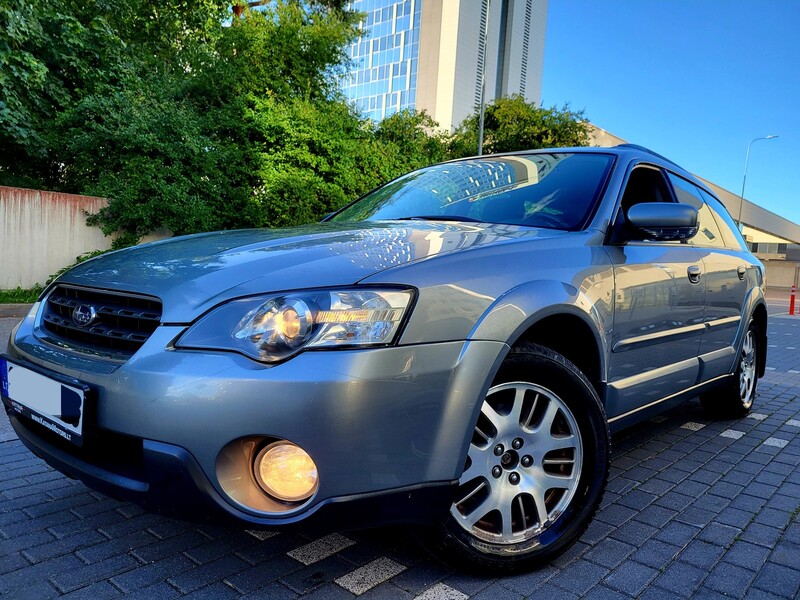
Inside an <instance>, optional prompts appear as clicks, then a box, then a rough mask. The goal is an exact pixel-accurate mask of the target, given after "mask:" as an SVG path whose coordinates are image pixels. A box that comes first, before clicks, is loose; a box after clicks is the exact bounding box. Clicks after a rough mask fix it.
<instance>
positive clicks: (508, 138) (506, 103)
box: [450, 95, 590, 158]
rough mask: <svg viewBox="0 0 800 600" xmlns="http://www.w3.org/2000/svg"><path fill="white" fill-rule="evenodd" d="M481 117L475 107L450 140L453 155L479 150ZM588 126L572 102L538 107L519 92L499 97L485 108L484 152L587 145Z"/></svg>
mask: <svg viewBox="0 0 800 600" xmlns="http://www.w3.org/2000/svg"><path fill="white" fill-rule="evenodd" d="M478 121H479V115H478V112H477V111H476V112H475V114H473V115H471V116H469V117H467V118H466V119H465V120H464V122H463V123H461V125H460V126H459V127H458V128H457V129H456V131H455V132H454V133H453V136H452V139H451V141H450V155H451V157H453V158H460V157H464V156H473V155H475V154H477V151H478ZM589 130H590V127H589V123H588V122H587V121H586V120H585V119H584V116H583V111H579V112H575V111H572V110H570V109H569V106H564V107H563V108H561V109H559V108H556V107H551V108H543V107H538V106H536V104H534V103H532V102H526V101H525V99H524V98H523V97H522V96H518V95H515V96H510V97H507V98H499V99H497V100H495V101H494V102H492V103H491V104H489V105H487V106H486V108H485V114H484V128H483V131H484V134H483V137H484V140H483V153H484V154H494V153H497V152H514V151H518V150H532V149H536V148H554V147H568V146H587V145H588V144H589Z"/></svg>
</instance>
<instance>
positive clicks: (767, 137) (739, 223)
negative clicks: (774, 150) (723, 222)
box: [736, 135, 778, 229]
mask: <svg viewBox="0 0 800 600" xmlns="http://www.w3.org/2000/svg"><path fill="white" fill-rule="evenodd" d="M776 137H778V136H777V135H765V136H764V137H757V138H756V139H754V140H751V141H750V143H749V144H747V154H746V155H745V157H744V176H742V195H741V197H740V198H739V218H738V219H736V226H737V227H738V228H739V229H741V228H742V206H744V184H745V183H747V163H748V162H749V161H750V146H752V145H753V142H757V141H758V140H774V139H775V138H776Z"/></svg>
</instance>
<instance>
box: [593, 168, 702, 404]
mask: <svg viewBox="0 0 800 600" xmlns="http://www.w3.org/2000/svg"><path fill="white" fill-rule="evenodd" d="M639 202H674V197H673V194H672V190H671V187H670V185H669V183H668V181H667V179H666V177H665V174H664V172H663V171H662V170H661V169H659V168H656V167H653V166H649V165H638V166H636V167H635V168H634V169H632V170H631V171H630V173H629V175H628V179H627V183H626V185H625V188H624V191H623V192H622V194H621V199H620V203H619V209H618V212H617V216H616V218H615V219H614V226H613V228H612V231H613V233H612V238H611V239H610V243H609V245H608V251H609V256H610V257H611V261H612V263H613V268H614V282H615V301H614V322H613V323H614V324H613V330H612V333H611V355H610V358H609V369H608V392H607V401H606V411H607V414H608V416H609V418H613V417H617V416H620V415H625V414H628V413H632V412H635V411H636V410H638V409H640V408H642V407H644V406H647V405H649V404H652V403H654V402H657V401H658V400H660V399H662V398H665V397H667V396H671V395H673V394H676V393H678V392H681V391H683V390H685V389H687V388H690V387H692V386H693V385H695V384H696V383H697V378H698V374H699V361H698V353H699V350H700V340H701V337H702V333H703V329H704V325H703V318H704V309H703V303H704V300H705V278H704V277H703V274H702V264H703V263H702V259H701V254H700V251H699V250H698V249H697V248H695V247H693V246H691V245H689V244H685V243H680V242H660V241H643V240H637V239H635V237H634V236H632V232H630V231H626V223H625V214H626V212H627V210H628V209H629V208H630V207H631V206H633V205H634V204H637V203H639Z"/></svg>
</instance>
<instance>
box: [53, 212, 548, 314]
mask: <svg viewBox="0 0 800 600" xmlns="http://www.w3.org/2000/svg"><path fill="white" fill-rule="evenodd" d="M563 233H564V232H558V231H549V230H536V229H529V228H524V227H516V226H510V225H490V224H483V223H443V222H432V221H382V222H359V223H317V224H314V225H308V226H304V227H295V228H288V229H248V230H237V231H223V232H215V233H203V234H197V235H190V236H183V237H178V238H171V239H168V240H163V241H159V242H152V243H149V244H143V245H141V246H135V247H133V248H127V249H125V250H120V251H117V252H112V253H109V254H105V255H102V256H99V257H97V258H95V259H92V260H89V261H86V262H84V263H81V264H80V265H78V266H76V267H74V268H73V269H71V270H70V271H68V272H67V273H65V274H64V275H63V276H62V277H61V278H60V279H59V282H60V283H72V284H76V285H85V286H91V287H99V288H104V289H110V290H124V291H128V292H137V293H141V294H148V295H152V296H156V297H158V298H161V300H162V302H163V305H164V313H163V317H162V322H164V323H183V322H189V321H191V320H193V319H194V318H196V317H197V316H199V315H200V314H202V313H203V312H205V311H206V310H208V309H209V308H211V307H213V306H215V305H217V304H219V303H220V302H222V301H225V300H228V299H231V298H235V297H240V296H247V295H253V294H261V293H268V292H277V291H285V290H295V289H302V288H312V287H316V288H318V287H328V286H344V285H352V284H355V283H357V282H358V281H360V280H361V279H364V278H365V277H369V276H370V275H373V274H375V273H377V272H379V271H383V270H385V269H388V268H391V267H396V266H400V265H403V264H408V263H410V262H413V261H417V260H422V259H426V258H430V257H433V256H436V255H438V254H443V253H449V252H455V251H458V250H462V249H465V248H473V247H477V246H482V245H487V244H496V243H502V242H504V241H511V240H513V239H518V238H520V237H531V236H532V237H550V236H553V235H559V234H563Z"/></svg>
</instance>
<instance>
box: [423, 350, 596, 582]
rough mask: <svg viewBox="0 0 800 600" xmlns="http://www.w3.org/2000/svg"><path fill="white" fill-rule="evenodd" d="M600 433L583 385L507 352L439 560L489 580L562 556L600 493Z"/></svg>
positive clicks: (545, 363) (532, 356)
mask: <svg viewBox="0 0 800 600" xmlns="http://www.w3.org/2000/svg"><path fill="white" fill-rule="evenodd" d="M609 449H610V442H609V433H608V425H607V422H606V418H605V413H604V411H603V406H602V404H601V402H600V399H599V398H598V396H597V393H596V392H595V390H594V388H593V387H592V385H591V384H590V383H589V381H588V380H587V379H586V377H585V376H584V375H583V374H582V373H581V372H580V371H579V370H578V368H577V367H576V366H575V365H573V364H572V363H571V362H569V361H568V360H566V359H565V358H564V357H563V356H561V355H559V354H556V353H555V352H553V351H551V350H549V349H547V348H544V347H542V346H538V345H534V344H528V345H523V346H520V347H518V348H514V349H513V350H512V351H511V353H510V354H509V356H508V358H507V359H506V360H505V361H504V363H503V365H502V367H501V368H500V371H499V373H498V375H497V377H496V378H495V380H494V382H493V383H492V386H491V387H490V389H489V391H488V393H487V395H486V398H485V399H484V401H483V404H482V406H481V411H480V415H479V417H478V421H477V423H476V425H475V429H474V431H473V433H472V439H471V441H470V445H469V449H468V451H467V455H466V457H465V460H464V471H463V473H462V475H461V477H460V479H459V487H458V491H457V493H456V497H455V499H454V501H453V505H452V507H451V508H450V514H449V515H448V517H447V518H446V519H445V520H444V521H443V522H442V523H441V524H440V525H439V526H438V527H437V528H436V531H435V532H434V535H435V538H436V543H437V545H438V547H439V550H440V551H441V553H442V554H443V558H445V559H446V560H450V561H452V562H454V563H456V564H459V565H462V566H463V564H464V563H465V562H467V563H469V564H471V565H472V566H473V567H476V568H478V569H480V570H482V571H489V572H495V573H502V572H513V571H519V570H523V569H529V568H532V567H534V566H537V565H540V564H543V563H545V562H547V561H549V560H551V559H552V558H554V557H555V556H557V555H558V554H560V553H561V552H563V551H564V550H566V549H567V548H568V547H569V546H570V545H572V543H574V542H575V541H576V540H577V539H578V537H579V536H580V535H581V533H583V531H584V530H585V529H586V527H587V526H588V524H589V522H590V521H591V519H592V517H593V516H594V514H595V512H596V511H597V507H598V506H599V503H600V500H601V498H602V495H603V490H604V488H605V483H606V479H607V477H608V467H609Z"/></svg>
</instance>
